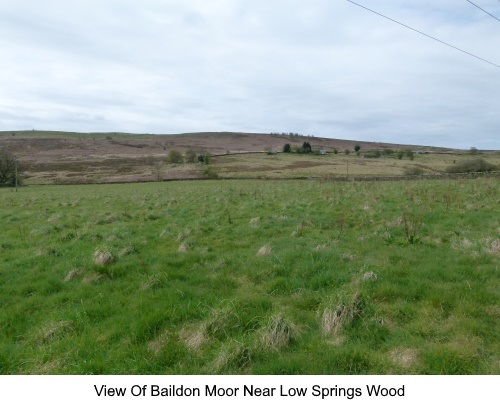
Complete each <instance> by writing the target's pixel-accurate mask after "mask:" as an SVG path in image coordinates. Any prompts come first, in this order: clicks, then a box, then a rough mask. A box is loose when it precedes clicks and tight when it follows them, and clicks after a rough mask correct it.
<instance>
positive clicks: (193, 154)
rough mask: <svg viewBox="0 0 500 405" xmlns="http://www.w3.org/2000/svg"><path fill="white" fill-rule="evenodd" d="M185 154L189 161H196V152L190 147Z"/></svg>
mask: <svg viewBox="0 0 500 405" xmlns="http://www.w3.org/2000/svg"><path fill="white" fill-rule="evenodd" d="M185 155H186V162H187V163H194V162H195V161H196V152H195V151H194V150H193V149H188V150H187V151H186V154H185Z"/></svg>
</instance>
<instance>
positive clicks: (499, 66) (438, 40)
mask: <svg viewBox="0 0 500 405" xmlns="http://www.w3.org/2000/svg"><path fill="white" fill-rule="evenodd" d="M347 1H348V2H349V3H352V4H355V5H356V6H358V7H361V8H364V9H365V10H368V11H371V12H372V13H374V14H377V15H379V16H381V17H384V18H386V19H388V20H390V21H392V22H395V23H396V24H399V25H402V26H403V27H405V28H408V29H410V30H412V31H415V32H418V33H419V34H421V35H424V36H426V37H428V38H431V39H433V40H434V41H437V42H441V43H442V44H444V45H446V46H449V47H450V48H453V49H456V50H457V51H460V52H463V53H465V54H467V55H469V56H472V57H474V58H476V59H479V60H482V61H483V62H486V63H489V64H490V65H493V66H495V67H497V68H500V65H497V64H495V63H493V62H490V61H489V60H486V59H483V58H480V57H479V56H476V55H474V54H472V53H470V52H467V51H464V50H463V49H460V48H457V47H456V46H453V45H450V44H448V43H447V42H444V41H441V40H440V39H437V38H434V37H432V36H430V35H427V34H426V33H424V32H422V31H419V30H416V29H415V28H412V27H409V26H408V25H405V24H403V23H400V22H399V21H396V20H393V19H392V18H389V17H386V16H385V15H383V14H380V13H377V12H376V11H373V10H371V9H369V8H367V7H365V6H362V5H361V4H358V3H355V2H354V1H351V0H347Z"/></svg>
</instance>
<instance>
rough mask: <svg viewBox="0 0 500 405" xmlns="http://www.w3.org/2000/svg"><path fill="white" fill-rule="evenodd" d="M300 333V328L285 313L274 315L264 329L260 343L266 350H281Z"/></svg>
mask: <svg viewBox="0 0 500 405" xmlns="http://www.w3.org/2000/svg"><path fill="white" fill-rule="evenodd" d="M298 335H299V328H298V327H297V326H296V325H295V324H294V323H293V322H291V321H290V320H288V319H287V318H285V317H284V316H283V315H281V314H278V315H274V316H272V317H271V318H270V319H269V322H268V324H267V325H266V326H265V328H264V329H263V330H262V333H261V335H260V343H261V345H262V347H263V348H264V349H266V350H276V351H277V350H280V349H281V348H283V347H286V346H288V345H289V344H290V343H291V342H292V341H293V340H294V339H296V338H297V337H298Z"/></svg>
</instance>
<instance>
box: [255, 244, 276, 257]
mask: <svg viewBox="0 0 500 405" xmlns="http://www.w3.org/2000/svg"><path fill="white" fill-rule="evenodd" d="M272 251H273V250H272V249H271V247H270V246H269V245H264V246H262V247H261V248H260V249H259V250H258V252H257V256H269V255H271V253H272Z"/></svg>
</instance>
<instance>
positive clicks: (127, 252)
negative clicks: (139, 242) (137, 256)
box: [118, 246, 137, 257]
mask: <svg viewBox="0 0 500 405" xmlns="http://www.w3.org/2000/svg"><path fill="white" fill-rule="evenodd" d="M136 252H137V249H136V248H135V246H126V247H124V248H123V249H122V250H120V253H118V256H120V257H123V256H128V255H131V254H133V253H136Z"/></svg>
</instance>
